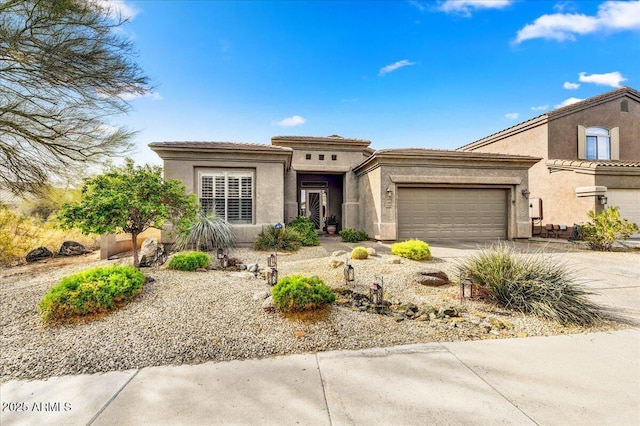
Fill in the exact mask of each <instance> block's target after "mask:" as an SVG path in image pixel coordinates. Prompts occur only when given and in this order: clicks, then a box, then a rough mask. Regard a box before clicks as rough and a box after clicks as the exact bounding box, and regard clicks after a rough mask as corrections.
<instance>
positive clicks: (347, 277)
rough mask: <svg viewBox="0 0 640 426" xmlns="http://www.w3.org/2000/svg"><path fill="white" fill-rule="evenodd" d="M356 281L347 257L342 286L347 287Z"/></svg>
mask: <svg viewBox="0 0 640 426" xmlns="http://www.w3.org/2000/svg"><path fill="white" fill-rule="evenodd" d="M355 280H356V272H355V270H354V269H353V266H352V265H351V263H349V256H347V261H346V262H345V264H344V284H345V285H347V284H349V283H351V282H354V281H355Z"/></svg>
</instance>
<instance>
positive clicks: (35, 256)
mask: <svg viewBox="0 0 640 426" xmlns="http://www.w3.org/2000/svg"><path fill="white" fill-rule="evenodd" d="M50 257H53V252H52V251H51V250H49V249H48V248H46V247H38V248H37V249H35V250H31V251H30V252H29V253H27V256H26V259H27V262H29V263H31V262H37V261H39V260H42V259H48V258H50Z"/></svg>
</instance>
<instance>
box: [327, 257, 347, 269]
mask: <svg viewBox="0 0 640 426" xmlns="http://www.w3.org/2000/svg"><path fill="white" fill-rule="evenodd" d="M342 265H344V260H339V259H331V260H330V261H329V266H330V267H332V268H334V269H335V268H337V267H338V266H342Z"/></svg>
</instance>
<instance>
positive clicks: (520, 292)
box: [460, 244, 607, 325]
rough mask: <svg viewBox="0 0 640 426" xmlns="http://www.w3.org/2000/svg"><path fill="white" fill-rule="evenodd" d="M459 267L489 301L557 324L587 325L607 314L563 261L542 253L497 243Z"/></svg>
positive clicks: (469, 258)
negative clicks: (559, 261) (520, 250)
mask: <svg viewBox="0 0 640 426" xmlns="http://www.w3.org/2000/svg"><path fill="white" fill-rule="evenodd" d="M460 267H461V269H462V270H463V271H465V274H466V276H467V277H469V278H471V280H472V281H473V282H474V284H477V285H479V286H480V288H481V289H482V290H483V291H484V292H485V293H486V295H487V297H488V298H489V300H491V301H493V302H495V303H497V304H498V305H500V306H503V307H505V308H508V309H511V310H514V311H517V312H522V313H526V314H533V315H537V316H539V317H543V318H547V319H551V320H554V321H557V322H559V323H561V324H579V325H591V324H594V323H596V322H598V321H600V320H602V319H603V318H606V316H607V315H606V312H605V310H604V309H603V308H602V307H600V306H598V305H597V304H595V303H593V302H591V301H590V300H589V299H588V298H587V296H589V295H590V294H592V293H591V292H590V291H588V290H587V289H586V288H585V287H584V286H582V285H580V284H578V283H576V282H575V279H574V277H573V275H572V274H571V273H570V272H569V271H568V270H567V268H566V267H565V266H564V265H563V264H561V263H558V262H557V261H556V260H555V259H554V258H552V257H551V256H549V255H545V254H544V253H542V252H538V253H534V254H526V253H522V252H519V251H517V250H516V249H514V248H511V247H510V246H508V245H506V244H500V245H496V246H492V247H490V248H489V249H485V250H482V251H481V252H480V253H478V254H475V255H472V256H470V257H468V258H467V259H466V260H465V261H463V262H462V263H461V264H460Z"/></svg>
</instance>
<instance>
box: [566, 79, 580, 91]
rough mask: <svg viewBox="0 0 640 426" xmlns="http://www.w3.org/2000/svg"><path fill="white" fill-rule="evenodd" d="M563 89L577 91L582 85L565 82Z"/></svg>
mask: <svg viewBox="0 0 640 426" xmlns="http://www.w3.org/2000/svg"><path fill="white" fill-rule="evenodd" d="M562 87H563V88H565V89H567V90H576V89H578V88H579V87H580V83H571V82H569V81H565V82H564V84H563V85H562Z"/></svg>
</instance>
